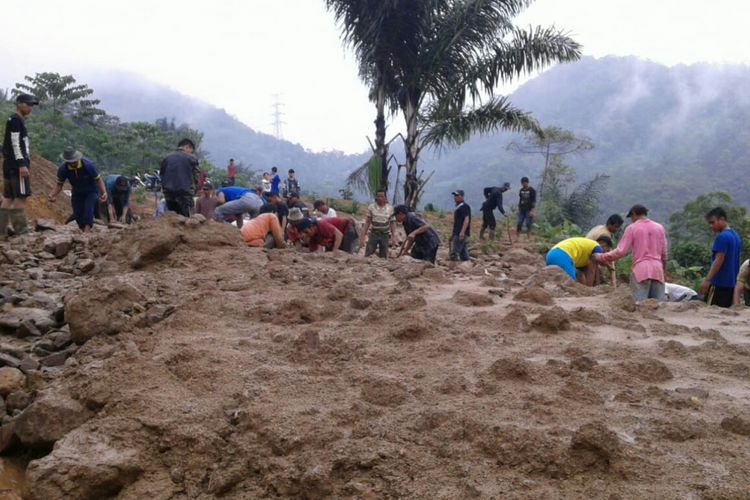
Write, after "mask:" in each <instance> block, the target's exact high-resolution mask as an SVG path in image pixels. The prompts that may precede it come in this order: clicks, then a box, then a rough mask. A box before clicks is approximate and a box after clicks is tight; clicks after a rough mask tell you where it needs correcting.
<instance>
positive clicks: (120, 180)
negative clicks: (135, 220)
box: [99, 174, 132, 224]
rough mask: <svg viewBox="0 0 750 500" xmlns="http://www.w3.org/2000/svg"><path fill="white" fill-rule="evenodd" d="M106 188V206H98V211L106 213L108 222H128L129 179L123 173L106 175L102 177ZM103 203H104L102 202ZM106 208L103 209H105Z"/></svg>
mask: <svg viewBox="0 0 750 500" xmlns="http://www.w3.org/2000/svg"><path fill="white" fill-rule="evenodd" d="M104 186H105V187H106V188H107V203H106V207H104V206H100V207H99V213H100V214H102V215H103V214H106V215H107V217H108V218H109V221H110V222H127V223H128V224H130V222H132V221H131V220H130V218H131V214H130V208H129V205H130V191H131V190H130V181H128V178H127V177H125V176H123V175H116V174H115V175H108V176H107V177H106V178H105V179H104ZM102 205H104V204H102ZM105 208H106V210H103V209H105Z"/></svg>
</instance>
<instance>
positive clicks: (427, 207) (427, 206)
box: [424, 203, 438, 212]
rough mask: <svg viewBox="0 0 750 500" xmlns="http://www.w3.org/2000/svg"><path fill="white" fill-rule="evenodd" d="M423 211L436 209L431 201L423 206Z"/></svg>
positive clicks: (435, 210)
mask: <svg viewBox="0 0 750 500" xmlns="http://www.w3.org/2000/svg"><path fill="white" fill-rule="evenodd" d="M424 211H425V212H437V211H438V210H437V208H435V205H433V204H432V203H428V204H427V205H425V206H424Z"/></svg>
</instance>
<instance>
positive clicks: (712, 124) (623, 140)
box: [424, 57, 750, 218]
mask: <svg viewBox="0 0 750 500" xmlns="http://www.w3.org/2000/svg"><path fill="white" fill-rule="evenodd" d="M512 102H513V103H514V104H516V105H517V106H519V107H521V108H522V109H525V110H528V111H531V112H533V114H534V116H535V117H536V118H537V119H539V120H540V122H541V123H542V125H544V126H559V127H563V128H565V129H569V130H571V131H573V132H575V133H576V134H581V135H586V136H588V137H590V138H591V139H592V141H593V142H594V144H595V146H596V147H595V149H594V150H593V151H591V152H589V153H587V154H586V155H585V156H583V157H570V158H568V159H567V160H566V162H567V163H569V164H570V165H571V166H573V167H575V168H576V169H577V171H578V174H579V180H585V179H587V178H590V177H591V176H593V175H594V174H595V173H598V172H604V173H608V174H610V175H611V176H612V178H611V180H610V183H609V189H608V193H607V195H606V197H605V199H604V200H603V202H602V211H604V212H608V211H610V210H620V211H622V210H625V209H626V208H627V207H628V206H629V205H631V204H632V203H633V202H635V201H643V202H644V203H646V204H647V205H648V206H650V207H652V208H654V209H655V212H656V214H657V215H658V216H659V217H661V218H666V216H667V215H668V214H669V213H670V212H672V211H673V210H675V209H678V208H681V207H682V206H683V205H684V203H685V202H686V201H687V200H691V199H693V198H695V196H696V195H697V194H699V193H704V192H711V191H727V192H729V193H730V194H731V195H732V196H733V198H734V199H735V201H736V202H738V203H740V204H742V205H745V206H750V196H749V195H748V193H749V192H750V191H749V190H748V188H749V187H750V179H749V178H748V175H747V172H748V165H749V164H750V126H749V125H748V124H750V67H747V66H736V65H735V66H716V65H707V64H697V65H692V66H676V67H672V68H669V67H666V66H662V65H659V64H656V63H652V62H648V61H643V60H639V59H635V58H619V57H605V58H602V59H594V58H585V59H583V60H581V61H579V62H577V63H575V64H568V65H562V66H557V67H555V68H552V69H551V70H549V71H547V72H546V73H544V74H542V75H541V76H539V77H537V78H535V79H533V80H531V81H529V82H528V83H526V84H525V85H523V86H522V87H521V88H519V89H518V90H517V91H516V92H515V93H514V94H513V96H512ZM517 139H518V137H517V136H512V135H510V134H496V135H493V136H487V137H476V138H474V139H472V140H471V141H470V142H469V143H467V144H465V145H464V146H462V147H461V148H459V149H457V150H452V151H447V152H444V153H443V154H442V155H441V156H440V157H439V158H438V159H437V160H435V161H433V162H425V165H424V168H425V169H426V170H431V169H433V168H434V169H436V170H437V172H436V174H435V178H436V179H437V182H436V185H435V186H433V192H431V193H430V197H432V196H436V195H438V194H439V195H440V196H441V197H442V198H441V199H440V200H439V201H440V202H441V205H445V204H446V200H448V202H449V201H450V200H449V198H450V196H449V195H448V196H446V194H448V193H449V192H450V188H452V187H454V186H457V185H459V184H460V185H463V186H465V187H466V189H467V190H469V191H471V192H472V194H473V195H474V196H473V197H474V199H475V200H478V196H479V193H480V189H481V187H482V185H486V184H487V183H488V182H491V181H494V182H495V183H496V182H498V181H500V180H505V179H508V180H509V181H512V182H513V183H514V184H517V181H518V178H519V177H520V176H521V175H522V174H528V175H529V177H531V178H532V179H533V178H534V177H535V176H538V175H539V174H540V173H541V166H542V164H543V160H542V158H541V157H536V156H534V157H528V156H523V155H519V154H515V153H511V152H509V151H507V150H506V149H505V146H506V145H507V143H508V142H510V141H511V140H517ZM459 173H460V174H459ZM459 175H460V177H459ZM435 188H438V189H435ZM427 201H429V200H427Z"/></svg>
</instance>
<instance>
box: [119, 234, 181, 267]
mask: <svg viewBox="0 0 750 500" xmlns="http://www.w3.org/2000/svg"><path fill="white" fill-rule="evenodd" d="M181 241H182V234H181V233H180V232H179V230H177V229H175V228H174V227H171V226H164V227H163V228H162V230H161V231H159V232H150V233H149V237H148V238H145V237H144V238H140V239H138V240H137V241H136V243H135V245H134V246H133V249H132V251H131V254H130V265H131V266H132V267H133V269H141V268H143V267H146V266H148V265H149V264H152V263H154V262H159V261H161V260H164V259H166V258H167V257H168V256H169V254H171V253H172V252H173V251H174V249H175V248H176V247H177V245H178V244H179V243H180V242H181Z"/></svg>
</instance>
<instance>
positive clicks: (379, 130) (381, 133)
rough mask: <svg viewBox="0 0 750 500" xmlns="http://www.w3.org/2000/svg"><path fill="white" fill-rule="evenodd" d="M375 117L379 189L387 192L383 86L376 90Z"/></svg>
mask: <svg viewBox="0 0 750 500" xmlns="http://www.w3.org/2000/svg"><path fill="white" fill-rule="evenodd" d="M375 105H376V107H377V117H376V118H375V154H376V155H378V156H379V157H380V168H381V175H380V179H381V180H380V189H384V190H385V191H386V192H388V145H387V144H386V143H385V86H384V85H383V84H382V83H381V84H380V85H379V86H378V90H377V100H376V102H375Z"/></svg>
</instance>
